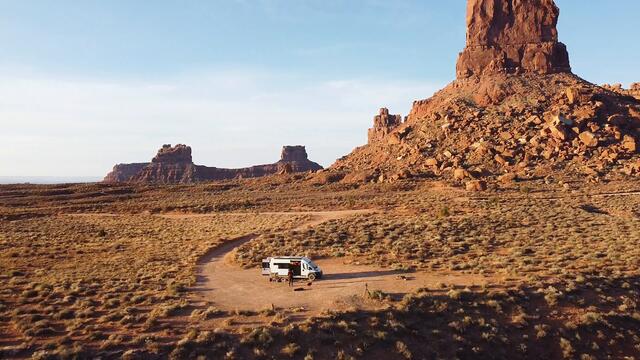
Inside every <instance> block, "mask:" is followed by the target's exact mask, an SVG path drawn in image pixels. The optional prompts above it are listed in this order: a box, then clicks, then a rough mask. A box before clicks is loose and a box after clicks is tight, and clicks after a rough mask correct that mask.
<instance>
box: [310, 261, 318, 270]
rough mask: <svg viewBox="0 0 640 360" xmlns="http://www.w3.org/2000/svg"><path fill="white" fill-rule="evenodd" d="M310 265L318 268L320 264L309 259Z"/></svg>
mask: <svg viewBox="0 0 640 360" xmlns="http://www.w3.org/2000/svg"><path fill="white" fill-rule="evenodd" d="M309 265H311V267H312V268H314V269H317V268H318V265H316V263H314V262H313V261H311V260H309Z"/></svg>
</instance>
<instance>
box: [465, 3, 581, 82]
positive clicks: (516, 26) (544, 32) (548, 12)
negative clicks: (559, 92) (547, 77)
mask: <svg viewBox="0 0 640 360" xmlns="http://www.w3.org/2000/svg"><path fill="white" fill-rule="evenodd" d="M559 15H560V10H559V9H558V7H557V6H556V5H555V3H554V2H553V0H469V1H468V3H467V46H466V48H465V49H464V50H463V52H462V53H461V54H460V57H459V58H458V64H457V67H456V73H457V77H458V78H459V79H461V78H468V77H471V76H474V75H494V74H505V73H507V74H525V73H535V74H554V73H561V72H571V66H570V63H569V54H568V52H567V48H566V46H565V45H564V44H562V43H560V42H558V30H557V28H556V25H557V23H558V17H559Z"/></svg>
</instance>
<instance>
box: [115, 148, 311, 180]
mask: <svg viewBox="0 0 640 360" xmlns="http://www.w3.org/2000/svg"><path fill="white" fill-rule="evenodd" d="M318 170H322V166H320V165H319V164H317V163H315V162H313V161H310V160H309V159H308V156H307V151H306V149H305V147H304V146H284V147H283V148H282V153H281V158H280V160H279V161H278V162H276V163H273V164H266V165H256V166H252V167H248V168H240V169H224V168H216V167H207V166H202V165H195V164H194V163H193V159H192V156H191V147H189V146H187V145H183V144H178V145H176V146H171V145H169V144H167V145H163V146H162V148H160V150H158V153H157V154H156V156H155V157H154V158H153V159H152V160H151V162H150V163H133V164H118V165H116V166H114V167H113V170H112V171H111V172H110V173H109V174H108V175H107V176H106V177H105V178H104V182H107V183H153V184H189V183H197V182H206V181H214V180H228V179H236V178H256V177H262V176H267V175H273V174H290V173H298V172H308V171H318Z"/></svg>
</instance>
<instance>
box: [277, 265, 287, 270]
mask: <svg viewBox="0 0 640 360" xmlns="http://www.w3.org/2000/svg"><path fill="white" fill-rule="evenodd" d="M277 265H278V269H288V268H289V264H277Z"/></svg>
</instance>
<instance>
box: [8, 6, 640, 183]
mask: <svg viewBox="0 0 640 360" xmlns="http://www.w3.org/2000/svg"><path fill="white" fill-rule="evenodd" d="M556 3H557V4H558V5H559V6H560V8H561V19H560V26H559V28H560V38H561V40H562V41H563V42H564V43H566V44H567V46H568V48H569V52H570V56H571V62H572V66H573V69H574V72H575V73H577V74H579V75H581V76H582V77H584V78H586V79H587V80H590V81H592V82H595V83H603V82H611V83H614V82H622V83H624V84H625V85H628V84H629V83H630V82H634V81H640V71H639V70H638V66H637V63H638V62H639V61H638V59H639V55H640V46H639V45H638V40H637V39H638V38H640V29H639V27H638V26H637V14H639V13H640V1H637V0H615V1H598V2H595V1H584V0H557V1H556ZM595 4H597V5H598V7H596V6H595ZM464 20H465V1H463V0H456V1H436V0H432V1H431V0H423V1H417V0H395V1H390V0H387V1H383V0H361V1H357V0H341V1H339V0H322V1H310V0H225V1H216V0H209V1H195V0H191V1H189V0H184V1H177V0H176V1H165V0H155V1H134V0H109V1H106V0H100V1H98V0H83V1H78V0H75V1H69V0H58V1H51V0H46V1H45V0H20V1H17V0H13V1H6V0H0V49H2V56H0V79H1V80H2V81H0V125H1V128H2V132H0V141H1V142H2V144H3V151H2V152H0V176H10V175H11V176H29V175H50V176H82V175H103V174H104V173H106V172H107V171H108V170H109V169H110V168H111V166H112V165H113V164H115V163H116V162H135V161H148V160H149V159H150V158H151V157H152V156H153V154H154V153H155V151H156V149H157V148H158V147H159V146H160V145H162V144H163V143H178V142H181V143H187V144H189V145H191V146H192V147H193V149H194V159H195V161H196V162H197V163H200V164H205V165H211V166H224V167H240V166H247V165H251V164H258V163H267V162H273V161H275V160H277V157H278V153H279V149H280V147H281V146H282V145H285V144H305V145H307V150H308V152H309V154H310V156H311V158H312V159H314V160H317V161H319V162H321V163H322V164H323V165H325V166H327V165H330V164H331V163H332V162H333V161H334V160H335V159H336V158H338V157H340V156H342V155H345V154H346V153H348V152H349V151H350V150H351V149H352V148H354V147H355V146H358V145H361V144H363V143H364V142H365V141H366V129H367V127H369V126H370V124H371V118H372V116H373V115H374V113H375V112H376V110H377V108H379V107H381V106H388V107H390V108H391V111H392V112H395V113H402V114H403V115H405V114H406V113H407V112H408V110H409V109H410V106H411V103H412V101H413V100H415V99H422V98H426V97H429V96H430V95H431V94H432V93H433V92H434V91H435V90H437V89H438V88H439V87H441V86H443V85H445V84H446V83H448V82H449V81H451V80H452V79H453V78H454V69H455V60H456V57H457V54H458V52H459V51H460V50H461V49H462V48H463V46H464V39H465V34H464V31H465V27H464Z"/></svg>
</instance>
